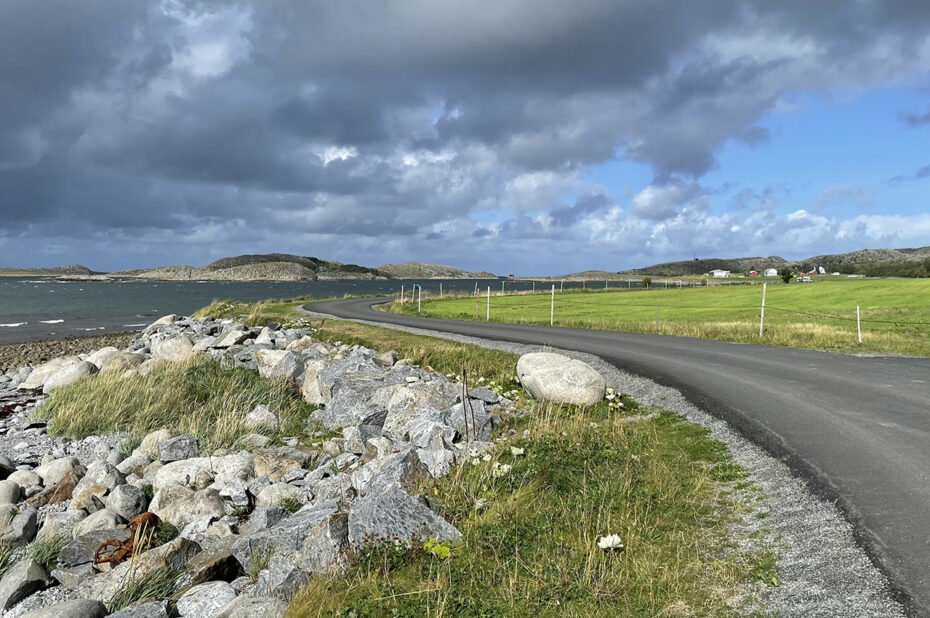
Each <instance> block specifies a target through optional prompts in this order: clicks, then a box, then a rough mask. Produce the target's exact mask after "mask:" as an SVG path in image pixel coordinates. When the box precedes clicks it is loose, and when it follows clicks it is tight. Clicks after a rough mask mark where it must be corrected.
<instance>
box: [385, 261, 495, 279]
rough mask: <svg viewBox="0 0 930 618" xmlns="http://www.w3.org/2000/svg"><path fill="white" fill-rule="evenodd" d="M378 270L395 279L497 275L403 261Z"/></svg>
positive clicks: (473, 277)
mask: <svg viewBox="0 0 930 618" xmlns="http://www.w3.org/2000/svg"><path fill="white" fill-rule="evenodd" d="M378 271H380V272H383V273H387V274H388V275H390V276H391V277H393V278H395V279H496V278H497V275H495V274H494V273H489V272H486V271H478V272H469V271H467V270H463V269H461V268H456V267H455V266H443V265H441V264H427V263H425V262H403V263H400V264H382V265H381V266H379V267H378Z"/></svg>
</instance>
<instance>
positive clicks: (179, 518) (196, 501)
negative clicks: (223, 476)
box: [149, 485, 226, 528]
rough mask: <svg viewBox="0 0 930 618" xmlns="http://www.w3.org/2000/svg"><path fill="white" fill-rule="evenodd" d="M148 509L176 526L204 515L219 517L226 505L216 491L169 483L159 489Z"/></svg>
mask: <svg viewBox="0 0 930 618" xmlns="http://www.w3.org/2000/svg"><path fill="white" fill-rule="evenodd" d="M149 510H150V511H151V512H153V513H155V514H156V515H158V516H159V517H160V518H161V519H162V520H164V521H167V522H168V523H170V524H172V525H174V526H177V527H178V528H183V527H184V526H186V525H187V524H189V523H191V522H193V521H196V520H198V519H201V518H204V517H216V518H219V517H222V516H224V515H225V514H226V507H225V506H224V505H223V499H222V498H221V497H220V494H219V492H218V491H216V490H215V489H201V490H199V491H194V490H193V489H190V488H188V487H184V486H183V485H169V486H167V487H163V488H161V489H159V490H158V491H157V492H155V496H154V497H153V498H152V502H151V504H150V505H149Z"/></svg>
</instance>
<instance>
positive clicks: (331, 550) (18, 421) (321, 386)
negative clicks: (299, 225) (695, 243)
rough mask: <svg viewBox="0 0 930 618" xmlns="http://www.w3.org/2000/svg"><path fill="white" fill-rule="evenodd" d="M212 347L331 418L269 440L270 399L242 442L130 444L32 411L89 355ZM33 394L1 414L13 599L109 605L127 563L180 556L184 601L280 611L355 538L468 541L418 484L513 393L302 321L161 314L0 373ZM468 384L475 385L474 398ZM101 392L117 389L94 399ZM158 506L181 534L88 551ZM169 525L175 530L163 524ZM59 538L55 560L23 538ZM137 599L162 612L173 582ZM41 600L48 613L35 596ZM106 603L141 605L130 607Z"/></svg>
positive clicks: (2, 581)
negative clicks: (71, 434)
mask: <svg viewBox="0 0 930 618" xmlns="http://www.w3.org/2000/svg"><path fill="white" fill-rule="evenodd" d="M194 354H206V355H208V356H210V357H212V358H215V359H217V360H218V361H219V362H221V363H222V364H224V365H227V366H235V367H247V368H250V369H254V370H257V371H258V372H260V373H261V375H263V376H266V377H269V378H286V379H288V380H292V381H293V382H294V383H295V384H296V385H297V387H298V388H300V391H301V393H302V395H303V397H304V398H305V399H306V400H307V401H309V402H311V403H313V404H317V405H319V406H320V408H319V409H318V410H317V412H315V415H316V417H317V420H319V421H320V422H321V423H322V424H323V425H324V426H325V427H326V428H327V430H329V431H330V433H329V434H327V435H324V436H320V438H328V439H325V440H324V439H320V440H318V441H317V442H315V443H311V442H309V441H306V440H305V441H304V442H303V443H302V442H301V440H299V439H297V438H293V439H287V438H286V439H285V444H286V445H284V446H271V445H269V439H268V437H267V436H264V435H262V434H261V433H259V432H260V431H262V430H263V429H271V430H273V429H275V428H276V427H277V422H278V417H277V413H276V411H275V410H274V409H271V408H269V407H268V406H264V405H262V406H258V407H257V408H255V409H254V410H251V411H249V410H246V411H243V414H244V415H245V418H246V422H247V423H248V424H249V425H250V426H252V427H254V428H255V429H256V433H255V434H253V435H251V436H248V437H247V438H246V439H245V440H244V443H245V444H248V445H250V446H249V448H248V449H245V450H238V451H224V450H221V451H216V452H213V453H207V452H204V451H203V449H202V448H201V445H200V444H198V441H197V440H196V439H195V438H194V437H193V436H185V435H173V434H172V432H171V431H169V430H167V429H161V430H158V431H154V432H152V433H149V434H148V435H146V436H145V438H144V439H143V440H142V442H141V444H140V445H139V446H138V448H136V449H135V450H133V451H132V452H131V453H123V452H121V451H120V450H119V444H120V440H121V436H118V435H111V436H91V437H89V438H86V439H84V440H80V441H73V442H72V441H68V440H67V439H64V438H51V437H50V436H48V435H47V434H46V432H45V428H44V423H42V422H37V421H34V420H32V419H31V418H30V416H31V415H30V413H31V411H32V409H33V407H34V406H35V405H42V403H43V397H44V396H45V394H47V393H50V392H53V391H54V390H55V389H56V388H61V387H62V386H64V385H67V384H71V383H74V382H75V381H77V380H81V379H86V378H89V377H90V376H93V375H94V374H96V373H107V372H113V371H118V372H121V373H123V374H125V375H134V374H140V375H145V374H147V373H148V372H150V371H151V370H152V369H153V368H155V367H157V366H158V365H159V364H162V363H172V362H181V361H184V360H186V359H188V358H190V357H191V356H192V355H194ZM15 391H18V392H20V393H29V394H34V395H35V397H36V398H38V401H37V402H32V401H31V400H24V401H27V403H24V404H22V405H18V406H15V408H14V409H13V410H11V412H12V414H11V415H10V416H8V417H7V418H2V419H0V452H8V453H10V456H11V457H12V458H13V459H14V460H15V461H14V460H11V459H7V458H5V457H0V531H2V532H0V534H2V537H0V540H2V542H4V543H9V544H15V545H17V546H19V547H20V549H18V550H17V553H16V556H15V558H14V561H15V562H14V564H13V566H12V567H11V568H10V569H9V570H7V571H6V573H5V574H4V575H3V577H2V578H0V611H7V612H8V613H7V614H5V615H7V616H20V615H36V616H38V615H41V616H102V615H105V611H106V610H105V608H104V606H105V605H106V604H109V603H110V602H111V601H112V600H113V597H114V595H116V594H117V592H118V591H119V590H121V589H122V588H123V587H124V586H125V584H126V583H127V581H130V580H132V579H138V578H143V577H148V576H150V575H152V574H154V573H156V572H158V571H159V570H160V569H164V568H166V567H167V568H176V569H178V570H182V571H183V575H182V576H181V580H180V582H181V585H182V586H183V587H184V588H186V592H184V593H183V595H182V596H181V597H180V599H179V600H178V601H177V603H176V606H175V607H174V608H173V611H174V612H176V614H175V615H181V616H250V615H263V616H274V615H280V614H281V613H282V612H283V609H284V607H285V603H284V601H285V600H286V599H287V598H289V597H290V596H291V595H293V594H294V593H295V592H296V591H297V590H298V589H299V588H300V587H301V586H302V585H303V584H304V583H305V582H306V581H307V580H308V578H309V577H310V576H311V575H313V574H314V573H320V572H323V571H327V570H331V569H342V568H344V567H345V565H346V563H347V556H348V554H349V553H350V550H351V549H352V548H358V547H361V546H363V545H366V544H369V543H377V542H380V541H383V540H389V539H399V540H414V539H419V540H426V539H430V538H435V539H437V540H440V541H452V542H454V541H457V540H459V539H460V538H461V533H460V532H459V531H458V530H457V529H456V528H455V527H454V526H453V525H451V524H450V523H449V522H447V521H445V520H444V519H443V518H442V517H440V516H439V515H438V514H436V513H434V512H433V511H432V510H431V509H430V508H429V505H428V504H427V502H425V501H424V500H423V499H421V498H418V497H416V496H413V495H410V494H409V493H408V489H409V487H410V486H411V482H412V481H414V480H415V479H417V478H418V477H420V476H422V477H425V476H427V475H428V476H432V477H439V476H442V475H444V474H446V473H447V472H448V471H449V469H450V466H452V465H453V464H454V463H455V462H457V461H459V460H461V459H463V458H465V457H467V452H468V451H470V450H472V449H475V448H478V449H479V450H483V449H485V448H489V447H490V445H489V444H488V443H486V442H482V441H484V440H488V439H489V437H490V435H491V432H492V430H493V428H494V426H495V425H496V423H497V422H498V420H499V414H501V413H504V412H506V411H507V409H508V407H509V406H510V405H511V402H510V401H509V400H507V399H505V398H502V397H500V396H499V395H497V394H496V393H494V392H493V391H491V390H489V389H486V388H482V389H472V390H470V391H469V392H468V393H463V391H462V387H461V385H457V384H455V383H453V382H451V381H449V380H448V379H447V378H446V377H445V376H443V375H441V374H438V373H436V372H433V371H430V370H428V369H424V368H420V367H416V366H411V365H409V364H408V363H407V362H406V361H405V360H403V359H401V360H398V359H397V355H396V354H395V353H393V352H387V353H383V354H379V353H378V352H377V351H375V350H370V349H367V348H364V347H361V346H347V345H342V344H339V343H336V344H331V343H327V342H323V341H318V340H316V339H314V338H313V337H311V336H310V334H309V333H308V332H307V331H305V330H301V329H286V328H282V327H280V326H277V325H274V324H272V325H269V326H267V327H263V328H250V327H248V326H245V325H243V324H239V323H235V322H232V321H229V320H214V319H211V318H205V319H202V320H195V319H191V318H184V317H178V316H173V315H172V316H166V317H164V318H162V319H160V320H158V321H156V322H155V323H153V324H152V325H150V326H149V327H148V328H146V329H145V330H144V331H143V332H141V333H140V334H139V335H138V336H137V337H135V338H134V339H133V341H132V342H131V343H130V345H129V346H128V347H127V348H125V349H123V350H120V349H117V348H104V349H101V350H98V351H96V352H94V353H93V354H89V355H79V356H72V357H67V358H59V359H54V360H52V361H49V362H47V363H45V364H43V365H40V366H38V367H34V368H31V367H26V368H23V369H21V370H17V371H15V372H12V373H10V374H7V375H4V376H2V377H0V395H2V394H3V393H6V394H10V393H13V392H15ZM463 394H464V395H465V398H464V401H463ZM101 405H106V403H105V402H101ZM145 511H151V512H153V513H155V514H156V515H158V516H159V517H160V518H161V520H162V522H163V531H162V532H165V531H168V530H170V528H171V527H174V528H176V529H177V536H176V537H175V538H173V539H171V540H168V541H167V542H164V543H163V544H161V545H159V546H157V547H155V548H154V549H150V550H148V551H145V552H144V553H140V554H138V555H137V556H135V557H134V559H133V560H132V561H128V562H123V563H121V564H118V565H116V566H113V567H112V568H108V565H97V566H95V565H94V564H93V557H94V550H95V549H96V548H97V546H98V545H99V544H100V543H101V542H102V541H104V540H106V539H111V538H112V539H118V540H126V539H127V538H128V531H127V529H126V523H127V522H128V520H129V519H131V518H132V517H134V516H136V515H138V514H140V513H142V512H145ZM168 536H170V535H168ZM52 539H60V540H61V543H63V544H64V545H63V549H62V550H61V551H60V554H59V556H58V560H57V565H53V567H55V566H57V568H52V570H51V572H48V571H46V569H45V567H44V566H43V565H41V564H39V563H37V562H36V561H35V560H34V559H32V558H31V557H28V556H30V555H32V554H31V553H29V552H28V551H27V548H28V547H29V544H34V543H42V542H50V541H51V540H52ZM149 601H152V602H151V603H149V605H148V606H147V607H146V609H145V613H141V612H142V611H143V610H142V608H141V607H139V608H134V611H136V612H137V613H134V614H131V615H145V616H166V615H167V613H166V612H167V611H168V607H167V603H166V601H164V600H154V601H153V600H151V599H150V600H149ZM26 612H38V613H26ZM112 615H113V616H119V615H130V614H124V613H121V612H116V613H114V614H112Z"/></svg>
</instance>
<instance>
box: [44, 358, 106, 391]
mask: <svg viewBox="0 0 930 618" xmlns="http://www.w3.org/2000/svg"><path fill="white" fill-rule="evenodd" d="M97 371H99V369H98V368H97V365H95V364H93V363H89V362H87V361H80V362H77V363H74V364H73V365H68V366H66V367H63V368H62V369H59V370H58V371H56V372H55V373H53V374H52V375H50V376H49V377H48V378H47V379H46V380H45V383H44V384H43V385H42V391H43V392H45V393H50V392H52V391H53V390H55V389H56V388H61V387H62V386H68V385H69V384H73V383H75V382H77V381H78V380H82V379H84V378H87V377H90V376H92V375H94V374H95V373H97Z"/></svg>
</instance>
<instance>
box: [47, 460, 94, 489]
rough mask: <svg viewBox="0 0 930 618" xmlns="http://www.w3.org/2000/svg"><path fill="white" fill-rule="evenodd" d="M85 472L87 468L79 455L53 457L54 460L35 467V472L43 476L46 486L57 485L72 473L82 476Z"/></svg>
mask: <svg viewBox="0 0 930 618" xmlns="http://www.w3.org/2000/svg"><path fill="white" fill-rule="evenodd" d="M85 472H86V470H85V468H84V466H82V465H81V462H80V461H79V460H78V458H77V457H62V458H60V459H53V460H52V461H50V462H48V463H44V464H42V465H41V466H39V467H38V468H36V469H35V473H36V474H38V475H39V476H40V477H41V478H42V483H43V484H44V485H45V486H46V487H51V486H52V485H55V484H56V483H58V482H59V481H60V480H61V479H63V478H65V477H66V476H68V474H70V473H74V474H76V475H77V476H78V477H82V476H84V473H85Z"/></svg>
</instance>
